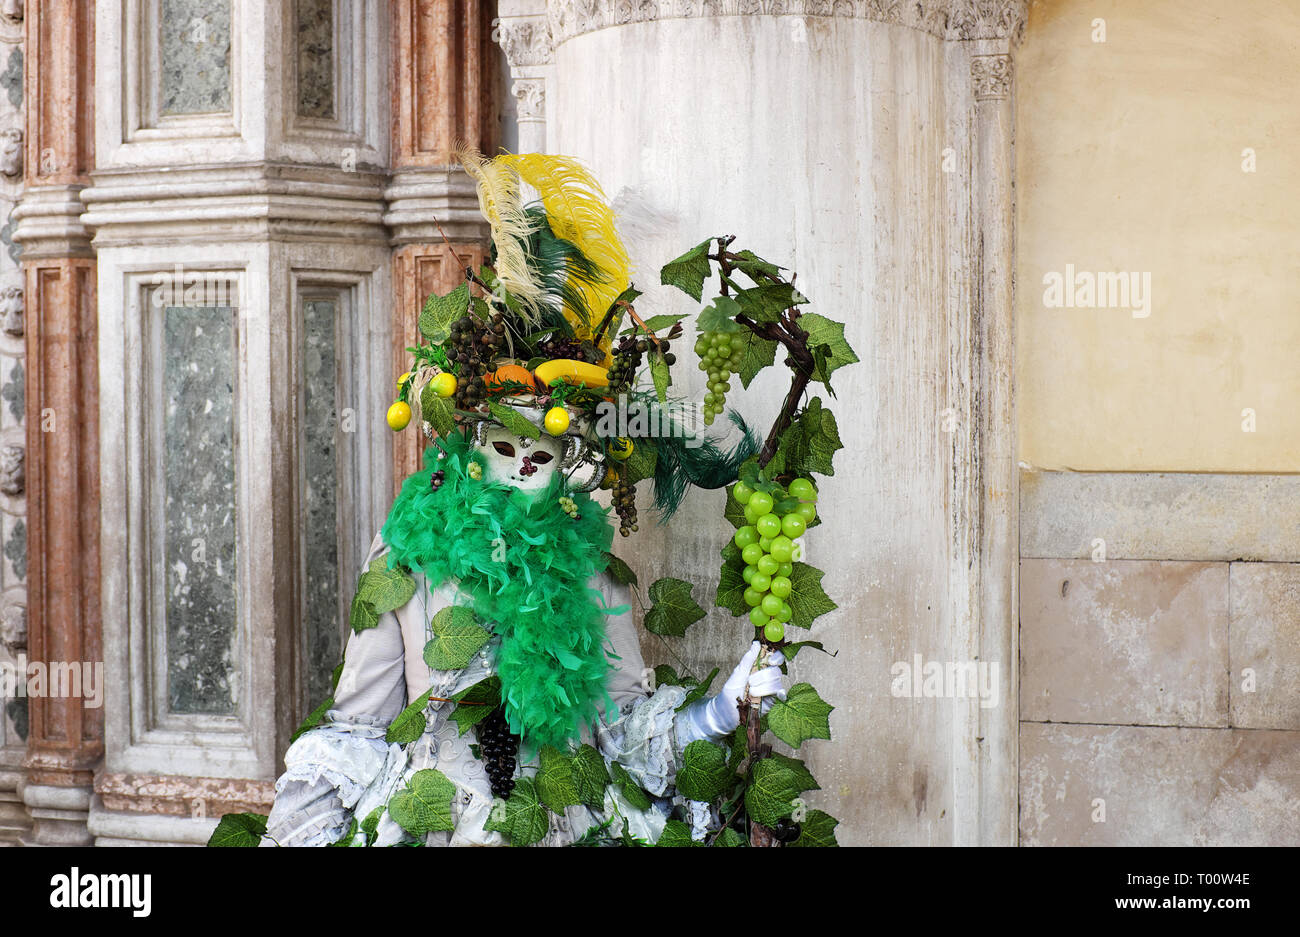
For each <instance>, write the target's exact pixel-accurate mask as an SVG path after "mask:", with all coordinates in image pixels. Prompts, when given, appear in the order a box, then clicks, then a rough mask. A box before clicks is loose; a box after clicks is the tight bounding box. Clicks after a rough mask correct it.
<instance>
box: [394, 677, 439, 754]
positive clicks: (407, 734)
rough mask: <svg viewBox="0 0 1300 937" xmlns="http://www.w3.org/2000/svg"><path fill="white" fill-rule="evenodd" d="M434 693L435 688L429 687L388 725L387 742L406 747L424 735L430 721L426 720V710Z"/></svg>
mask: <svg viewBox="0 0 1300 937" xmlns="http://www.w3.org/2000/svg"><path fill="white" fill-rule="evenodd" d="M432 692H433V687H429V689H427V690H425V691H424V692H423V693H421V694H420V695H419V696H417V697H416V698H415V701H414V702H413V703H411V705H410V706H407V707H406V708H405V709H403V710H402V711H401V712H400V713H398V714H397V715H396V717H394V719H393V721H392V722H390V723H389V724H388V731H387V732H386V733H384V741H385V742H396V743H397V744H398V745H406V744H408V743H410V742H414V741H415V740H416V739H418V738H419V737H420V736H422V735H424V730H425V727H426V726H427V725H428V721H427V720H426V719H425V718H424V710H425V708H426V707H428V705H429V694H430V693H432Z"/></svg>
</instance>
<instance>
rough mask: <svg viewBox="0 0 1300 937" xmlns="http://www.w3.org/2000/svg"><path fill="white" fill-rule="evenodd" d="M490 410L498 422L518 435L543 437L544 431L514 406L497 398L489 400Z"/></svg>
mask: <svg viewBox="0 0 1300 937" xmlns="http://www.w3.org/2000/svg"><path fill="white" fill-rule="evenodd" d="M488 410H489V411H491V413H492V416H493V417H494V418H495V419H496V421H497V422H498V423H500V424H501V425H502V426H504V427H505V428H506V429H508V430H509V431H510V432H512V433H514V434H515V435H516V436H526V437H528V438H529V439H541V438H542V431H541V429H540V428H539V427H538V426H537V424H536V423H534V422H533V421H532V420H530V419H528V418H527V417H525V416H523V415H522V414H520V413H519V411H517V410H515V409H514V408H513V407H507V406H506V405H505V404H500V403H497V402H496V401H495V400H489V401H488Z"/></svg>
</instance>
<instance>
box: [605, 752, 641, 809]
mask: <svg viewBox="0 0 1300 937" xmlns="http://www.w3.org/2000/svg"><path fill="white" fill-rule="evenodd" d="M609 778H610V782H611V783H612V784H614V786H615V787H617V788H618V792H619V793H620V794H622V795H623V799H624V800H626V801H627V802H628V803H629V804H631V805H632V806H633V807H635V808H636V809H637V810H649V809H650V795H649V794H647V793H646V792H645V790H644V789H643V788H642V787H641V785H640V784H638V783H636V781H635V780H633V778H632V775H630V774H628V773H627V769H626V768H624V767H623V766H622V765H620V764H619V763H618V762H617V761H611V762H610V763H609Z"/></svg>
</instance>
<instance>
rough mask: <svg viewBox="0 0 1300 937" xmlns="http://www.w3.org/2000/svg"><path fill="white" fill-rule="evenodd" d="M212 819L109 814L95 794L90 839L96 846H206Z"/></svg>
mask: <svg viewBox="0 0 1300 937" xmlns="http://www.w3.org/2000/svg"><path fill="white" fill-rule="evenodd" d="M217 822H218V821H217V819H216V818H214V817H204V818H196V817H185V816H180V817H177V816H168V815H166V814H157V813H135V812H131V811H125V810H109V809H107V808H106V807H105V806H104V802H103V801H102V800H101V799H100V797H99V795H98V794H96V795H95V796H94V798H93V800H92V801H91V804H90V821H89V830H90V835H91V836H92V837H93V838H94V842H95V845H96V846H206V845H207V843H208V837H210V836H211V835H212V831H213V830H215V829H216V828H217Z"/></svg>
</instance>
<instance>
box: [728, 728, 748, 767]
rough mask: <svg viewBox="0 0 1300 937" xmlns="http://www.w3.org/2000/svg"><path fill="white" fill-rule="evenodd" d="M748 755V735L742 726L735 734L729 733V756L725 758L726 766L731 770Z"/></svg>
mask: <svg viewBox="0 0 1300 937" xmlns="http://www.w3.org/2000/svg"><path fill="white" fill-rule="evenodd" d="M748 754H749V735H748V732H747V731H746V727H745V726H744V725H743V724H742V725H741V726H740V727H739V728H738V729H736V731H735V732H732V733H731V755H730V757H729V758H727V764H728V765H730V766H731V768H732V770H735V768H736V767H737V766H738V765H739V764H740V763H741V762H742V761H744V760H745V756H746V755H748Z"/></svg>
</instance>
